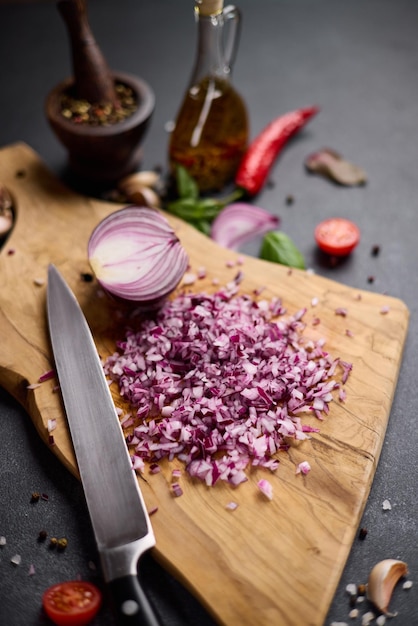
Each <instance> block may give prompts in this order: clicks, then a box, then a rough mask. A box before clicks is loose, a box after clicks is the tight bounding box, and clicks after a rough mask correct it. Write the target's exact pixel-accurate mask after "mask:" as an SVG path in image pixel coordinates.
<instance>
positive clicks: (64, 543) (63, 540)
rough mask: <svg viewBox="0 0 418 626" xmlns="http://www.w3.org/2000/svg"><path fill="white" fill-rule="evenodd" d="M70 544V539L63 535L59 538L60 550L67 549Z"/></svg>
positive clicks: (58, 546)
mask: <svg viewBox="0 0 418 626" xmlns="http://www.w3.org/2000/svg"><path fill="white" fill-rule="evenodd" d="M67 545H68V541H67V539H66V538H65V537H62V538H61V539H58V543H57V548H58V550H65V548H66V547H67Z"/></svg>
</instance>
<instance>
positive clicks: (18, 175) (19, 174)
mask: <svg viewBox="0 0 418 626" xmlns="http://www.w3.org/2000/svg"><path fill="white" fill-rule="evenodd" d="M25 176H26V171H25V170H17V172H16V178H24V177H25Z"/></svg>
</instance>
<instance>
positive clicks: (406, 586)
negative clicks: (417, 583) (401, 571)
mask: <svg viewBox="0 0 418 626" xmlns="http://www.w3.org/2000/svg"><path fill="white" fill-rule="evenodd" d="M413 584H414V583H413V582H412V580H406V581H405V582H404V584H403V585H402V589H411V587H412V585H413Z"/></svg>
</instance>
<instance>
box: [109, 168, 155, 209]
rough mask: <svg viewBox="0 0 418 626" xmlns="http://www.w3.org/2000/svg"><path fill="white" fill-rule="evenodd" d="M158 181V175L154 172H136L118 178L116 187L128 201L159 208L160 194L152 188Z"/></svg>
mask: <svg viewBox="0 0 418 626" xmlns="http://www.w3.org/2000/svg"><path fill="white" fill-rule="evenodd" d="M159 181H160V176H159V175H158V174H157V173H156V172H151V171H150V172H148V171H147V172H145V171H144V172H136V173H135V174H130V175H129V176H126V177H125V178H123V179H122V180H120V181H119V183H118V188H119V191H121V192H122V193H123V194H124V195H125V196H126V198H127V199H128V200H129V201H130V202H135V204H139V205H143V206H148V207H153V208H161V201H160V196H159V195H158V193H157V192H156V191H155V189H154V187H156V186H157V184H158V182H159Z"/></svg>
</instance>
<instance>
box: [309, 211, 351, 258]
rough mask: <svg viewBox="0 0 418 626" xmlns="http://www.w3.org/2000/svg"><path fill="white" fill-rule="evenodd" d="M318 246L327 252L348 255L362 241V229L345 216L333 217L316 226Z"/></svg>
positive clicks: (335, 254)
mask: <svg viewBox="0 0 418 626" xmlns="http://www.w3.org/2000/svg"><path fill="white" fill-rule="evenodd" d="M315 239H316V243H317V244H318V246H319V247H320V248H321V250H323V251H324V252H326V253H327V254H332V255H334V256H346V255H347V254H350V252H352V251H353V250H354V248H355V247H356V246H357V244H358V242H359V241H360V230H359V229H358V227H357V226H356V224H354V223H353V222H350V220H346V219H344V218H343V217H331V218H330V219H328V220H324V221H323V222H321V223H320V224H318V226H317V227H316V228H315Z"/></svg>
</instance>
